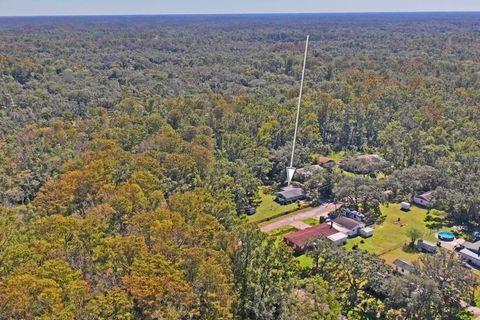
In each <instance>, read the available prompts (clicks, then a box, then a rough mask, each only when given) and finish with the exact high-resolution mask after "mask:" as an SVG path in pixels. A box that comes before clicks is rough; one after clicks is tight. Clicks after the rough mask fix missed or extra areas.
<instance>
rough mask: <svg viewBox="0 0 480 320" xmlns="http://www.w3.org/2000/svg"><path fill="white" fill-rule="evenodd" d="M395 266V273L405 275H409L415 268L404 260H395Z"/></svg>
mask: <svg viewBox="0 0 480 320" xmlns="http://www.w3.org/2000/svg"><path fill="white" fill-rule="evenodd" d="M393 265H394V268H395V271H397V272H398V273H400V274H403V275H407V274H409V273H410V272H411V271H412V270H413V269H414V268H415V267H414V266H413V264H411V263H410V262H408V261H405V260H402V259H395V261H393Z"/></svg>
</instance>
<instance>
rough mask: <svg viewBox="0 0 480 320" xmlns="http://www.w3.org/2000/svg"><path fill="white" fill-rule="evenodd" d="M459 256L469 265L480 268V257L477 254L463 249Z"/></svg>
mask: <svg viewBox="0 0 480 320" xmlns="http://www.w3.org/2000/svg"><path fill="white" fill-rule="evenodd" d="M458 254H459V255H460V257H462V258H463V259H465V261H467V262H468V263H470V264H472V265H474V266H477V267H480V256H479V255H478V254H476V253H475V252H472V251H470V250H468V249H462V250H460V251H459V252H458Z"/></svg>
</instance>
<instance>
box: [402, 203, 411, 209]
mask: <svg viewBox="0 0 480 320" xmlns="http://www.w3.org/2000/svg"><path fill="white" fill-rule="evenodd" d="M400 207H401V209H402V210H404V211H410V203H408V202H402V203H401V204H400Z"/></svg>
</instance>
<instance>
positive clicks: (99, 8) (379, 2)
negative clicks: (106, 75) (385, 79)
mask: <svg viewBox="0 0 480 320" xmlns="http://www.w3.org/2000/svg"><path fill="white" fill-rule="evenodd" d="M390 11H393V12H398V11H400V12H406V11H480V0H238V1H234V0H0V16H19V15H20V16H21V15H99V14H100V15H101V14H171V13H285V12H390Z"/></svg>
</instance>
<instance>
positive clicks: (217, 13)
mask: <svg viewBox="0 0 480 320" xmlns="http://www.w3.org/2000/svg"><path fill="white" fill-rule="evenodd" d="M392 13H400V14H401V13H404V14H405V13H480V10H479V11H477V10H474V11H465V10H444V11H442V10H431V11H430V10H417V11H318V12H212V13H206V12H205V13H182V12H178V13H175V12H173V13H107V14H105V13H99V14H95V13H93V14H91V13H89V14H48V15H47V14H32V15H5V16H4V15H0V18H54V17H136V16H137V17H148V16H228V15H301V14H392Z"/></svg>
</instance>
